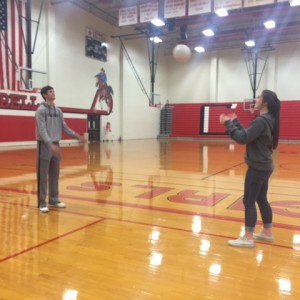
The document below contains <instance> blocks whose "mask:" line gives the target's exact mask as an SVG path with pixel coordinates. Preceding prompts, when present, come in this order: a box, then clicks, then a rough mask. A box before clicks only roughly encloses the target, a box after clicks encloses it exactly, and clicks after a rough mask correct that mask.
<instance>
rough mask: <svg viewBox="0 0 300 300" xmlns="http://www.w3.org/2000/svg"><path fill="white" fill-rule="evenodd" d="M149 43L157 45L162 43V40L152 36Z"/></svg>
mask: <svg viewBox="0 0 300 300" xmlns="http://www.w3.org/2000/svg"><path fill="white" fill-rule="evenodd" d="M150 41H153V42H154V43H155V44H158V43H161V42H162V39H161V38H159V37H158V36H154V37H151V38H150Z"/></svg>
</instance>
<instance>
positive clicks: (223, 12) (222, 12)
mask: <svg viewBox="0 0 300 300" xmlns="http://www.w3.org/2000/svg"><path fill="white" fill-rule="evenodd" d="M215 13H216V14H217V15H218V16H219V17H226V16H228V11H227V9H226V8H219V9H217V10H215Z"/></svg>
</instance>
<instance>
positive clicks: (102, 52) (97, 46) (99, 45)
mask: <svg viewBox="0 0 300 300" xmlns="http://www.w3.org/2000/svg"><path fill="white" fill-rule="evenodd" d="M85 56H87V57H90V58H94V59H98V60H101V61H107V43H106V38H105V35H104V34H102V33H100V32H97V31H95V30H93V29H91V28H86V34H85Z"/></svg>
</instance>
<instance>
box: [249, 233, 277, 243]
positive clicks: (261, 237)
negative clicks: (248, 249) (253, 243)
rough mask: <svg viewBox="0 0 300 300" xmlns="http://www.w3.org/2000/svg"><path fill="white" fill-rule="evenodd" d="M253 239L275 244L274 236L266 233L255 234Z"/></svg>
mask: <svg viewBox="0 0 300 300" xmlns="http://www.w3.org/2000/svg"><path fill="white" fill-rule="evenodd" d="M253 238H254V239H255V240H261V241H265V242H273V241H274V237H273V236H269V235H266V234H265V233H264V232H259V233H254V234H253Z"/></svg>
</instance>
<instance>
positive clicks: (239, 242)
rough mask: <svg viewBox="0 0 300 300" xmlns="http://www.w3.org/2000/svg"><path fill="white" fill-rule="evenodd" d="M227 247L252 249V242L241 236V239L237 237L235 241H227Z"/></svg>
mask: <svg viewBox="0 0 300 300" xmlns="http://www.w3.org/2000/svg"><path fill="white" fill-rule="evenodd" d="M228 245H229V246H232V247H244V248H253V247H254V242H253V240H249V239H247V238H246V237H245V236H243V237H239V238H238V239H236V240H229V241H228Z"/></svg>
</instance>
